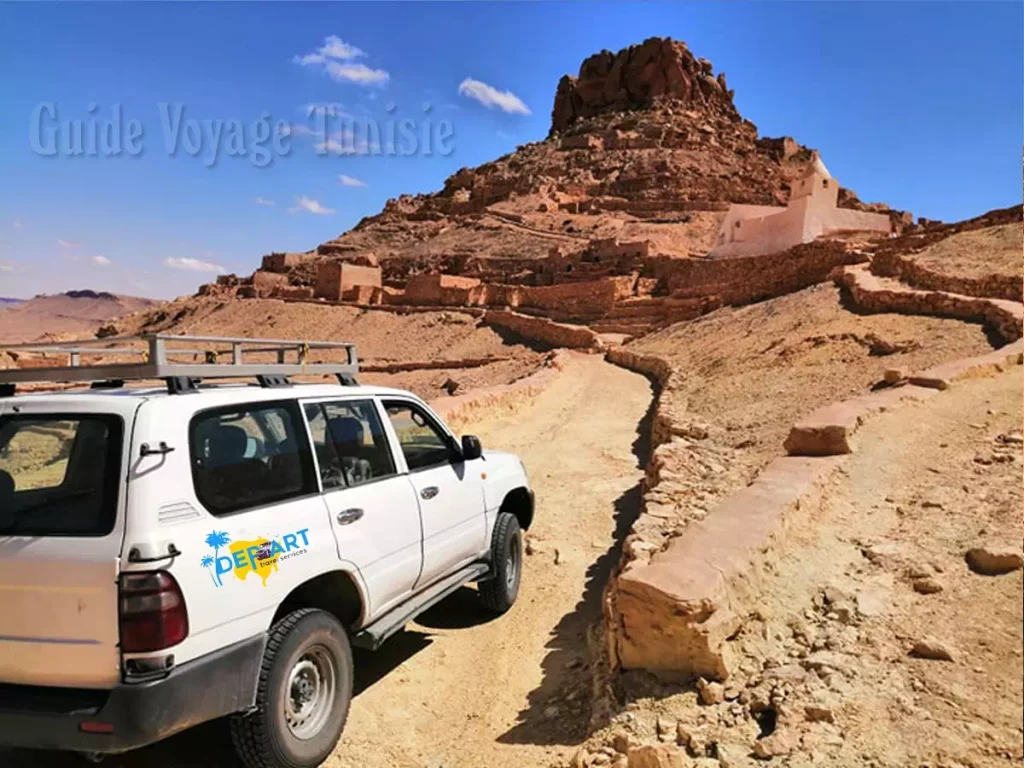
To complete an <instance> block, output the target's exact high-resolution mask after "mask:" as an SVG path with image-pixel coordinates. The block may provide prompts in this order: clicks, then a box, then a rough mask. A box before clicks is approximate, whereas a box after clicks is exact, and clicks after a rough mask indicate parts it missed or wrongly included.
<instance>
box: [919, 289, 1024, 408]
mask: <svg viewBox="0 0 1024 768" xmlns="http://www.w3.org/2000/svg"><path fill="white" fill-rule="evenodd" d="M1006 303H1009V302H1006ZM1022 353H1024V339H1018V340H1017V341H1015V342H1013V343H1012V344H1007V345H1006V346H1004V347H1000V348H999V349H996V350H994V351H992V352H988V353H987V354H984V355H978V356H977V357H965V358H962V359H960V360H951V361H949V362H948V363H940V364H939V365H936V366H933V367H931V368H929V369H928V370H926V371H921V372H920V373H916V374H914V375H913V376H911V377H910V383H911V384H915V385H917V386H919V387H929V388H932V389H949V388H950V387H951V386H952V385H953V384H954V383H955V382H957V381H963V380H965V379H977V378H982V377H985V376H992V375H994V374H996V373H999V372H1001V371H1005V370H1006V369H1007V367H1008V366H1011V365H1019V364H1020V362H1021V355H1022Z"/></svg>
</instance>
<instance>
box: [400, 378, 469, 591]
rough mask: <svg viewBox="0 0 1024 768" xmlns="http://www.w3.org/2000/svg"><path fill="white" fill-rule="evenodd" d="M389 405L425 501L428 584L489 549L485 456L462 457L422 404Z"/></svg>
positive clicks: (420, 497) (423, 579)
mask: <svg viewBox="0 0 1024 768" xmlns="http://www.w3.org/2000/svg"><path fill="white" fill-rule="evenodd" d="M383 406H384V409H385V412H386V413H387V416H388V421H389V423H390V427H391V429H392V431H393V433H394V439H395V440H396V441H397V444H398V446H399V447H400V448H401V451H402V455H403V458H404V460H405V464H406V467H407V470H408V479H409V482H410V483H411V485H412V487H413V489H414V491H415V493H416V500H417V501H418V502H419V507H420V519H421V521H422V526H423V572H422V574H421V576H420V579H419V582H418V586H425V585H427V584H430V583H432V582H434V581H436V580H437V579H438V578H440V577H442V576H444V575H445V574H447V573H450V572H451V571H453V570H455V569H457V568H459V567H460V566H462V565H465V564H467V563H470V562H472V561H474V560H476V559H478V558H480V557H481V556H482V555H483V553H484V552H486V550H487V544H486V541H485V539H486V535H487V524H486V519H485V516H484V496H483V483H482V481H481V477H480V472H481V464H482V461H481V460H480V459H476V460H474V461H470V462H464V461H462V460H461V454H460V452H459V451H458V448H457V446H456V443H455V438H454V436H453V435H452V434H451V433H450V432H448V430H447V429H445V428H444V426H442V424H441V422H440V420H439V419H437V417H435V416H434V415H433V414H432V413H431V412H430V411H429V410H428V409H427V408H426V407H425V406H424V405H422V404H421V403H418V402H416V401H413V400H411V399H404V398H385V399H384V400H383Z"/></svg>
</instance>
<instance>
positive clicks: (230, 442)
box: [209, 424, 249, 467]
mask: <svg viewBox="0 0 1024 768" xmlns="http://www.w3.org/2000/svg"><path fill="white" fill-rule="evenodd" d="M209 439H210V443H209V446H210V448H209V450H210V462H209V464H210V466H215V467H216V466H223V465H225V464H235V463H237V462H239V461H243V460H244V459H245V450H246V448H248V447H249V435H248V434H246V431H245V430H244V429H242V428H241V427H235V426H232V425H230V424H221V425H219V426H218V427H217V429H215V430H213V432H211V433H210V438H209Z"/></svg>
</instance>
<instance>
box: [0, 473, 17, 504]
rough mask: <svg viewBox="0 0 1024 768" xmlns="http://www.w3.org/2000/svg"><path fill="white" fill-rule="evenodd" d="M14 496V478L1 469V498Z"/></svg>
mask: <svg viewBox="0 0 1024 768" xmlns="http://www.w3.org/2000/svg"><path fill="white" fill-rule="evenodd" d="M13 495H14V478H13V477H11V473H10V472H6V471H4V470H2V469H0V498H2V497H4V496H13Z"/></svg>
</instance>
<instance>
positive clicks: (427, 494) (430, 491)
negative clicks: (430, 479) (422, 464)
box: [420, 485, 441, 499]
mask: <svg viewBox="0 0 1024 768" xmlns="http://www.w3.org/2000/svg"><path fill="white" fill-rule="evenodd" d="M440 492H441V491H439V490H438V488H437V486H436V485H428V486H427V487H426V488H424V489H423V490H421V491H420V496H422V497H423V498H424V499H432V498H434V497H435V496H437V494H439V493H440Z"/></svg>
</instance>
